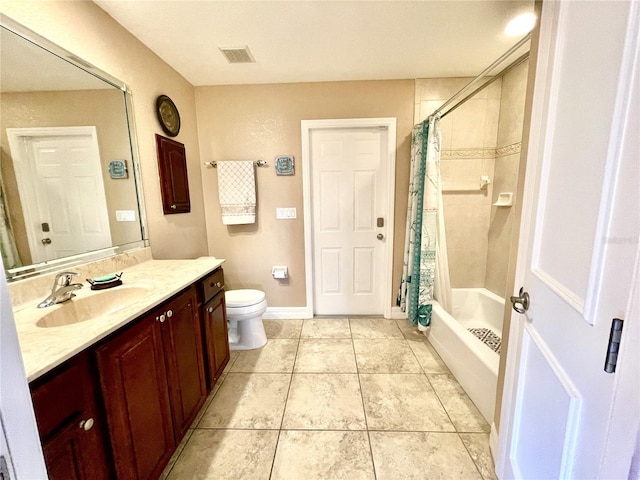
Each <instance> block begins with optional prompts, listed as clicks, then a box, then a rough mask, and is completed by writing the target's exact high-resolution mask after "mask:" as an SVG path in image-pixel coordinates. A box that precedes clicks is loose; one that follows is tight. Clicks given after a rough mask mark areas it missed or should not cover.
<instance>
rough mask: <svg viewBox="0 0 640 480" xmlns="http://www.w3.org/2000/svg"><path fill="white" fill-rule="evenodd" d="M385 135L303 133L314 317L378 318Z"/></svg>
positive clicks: (373, 131)
mask: <svg viewBox="0 0 640 480" xmlns="http://www.w3.org/2000/svg"><path fill="white" fill-rule="evenodd" d="M387 133H388V129H386V128H375V127H374V128H371V127H362V128H333V129H314V130H312V131H311V132H310V141H309V143H310V156H311V177H312V187H311V198H312V210H313V245H314V247H313V271H314V297H315V298H314V300H315V301H314V305H315V307H314V309H315V311H314V313H316V314H321V315H336V314H339V315H344V314H353V315H355V314H358V315H360V314H369V315H382V314H383V309H384V301H385V299H386V298H387V292H385V291H384V288H383V284H384V281H383V278H384V276H385V272H384V267H385V262H384V259H385V255H384V254H385V242H386V241H387V238H386V237H387V232H388V231H391V229H390V228H389V226H388V224H389V219H388V218H387V215H386V209H387V203H388V197H387V192H388V186H387V184H386V182H387V178H388V175H387V169H388V168H389V165H388V159H387V142H388V134H387Z"/></svg>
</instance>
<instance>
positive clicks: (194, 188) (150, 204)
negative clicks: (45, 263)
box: [0, 0, 207, 258]
mask: <svg viewBox="0 0 640 480" xmlns="http://www.w3.org/2000/svg"><path fill="white" fill-rule="evenodd" d="M0 10H1V11H2V13H4V14H5V15H7V16H9V17H11V18H12V19H14V20H15V21H17V22H19V23H21V24H23V25H24V26H26V27H27V28H30V29H31V30H33V31H35V32H36V33H38V34H40V35H42V36H44V37H46V38H48V39H49V40H51V41H52V42H54V43H56V44H58V45H59V46H61V47H63V48H65V49H67V50H69V51H70V52H72V53H73V54H75V55H77V56H79V57H80V58H82V59H84V60H86V61H88V62H90V63H92V64H94V65H95V66H97V67H99V68H101V69H102V70H104V71H106V72H108V73H110V74H111V75H113V76H115V77H117V78H119V79H120V80H122V81H124V82H125V83H127V85H128V86H129V88H130V89H131V91H132V93H133V106H134V113H135V124H136V131H137V135H138V145H139V153H140V160H141V169H142V184H143V190H144V198H145V203H146V213H147V223H148V227H149V238H150V241H151V248H152V251H153V255H154V257H155V258H193V257H198V256H202V255H207V239H206V228H205V217H204V201H203V194H202V180H201V168H200V153H199V148H198V131H197V128H196V113H195V100H194V89H193V86H192V85H191V84H190V83H189V82H187V81H186V80H185V79H184V78H183V77H182V76H181V75H179V74H178V73H177V72H176V71H175V70H173V69H172V68H171V67H169V66H168V65H167V64H166V63H165V62H163V61H162V60H161V59H160V58H159V57H158V56H157V55H156V54H154V53H153V52H152V51H151V50H149V49H148V48H147V47H146V46H144V45H143V44H142V43H141V42H140V41H138V40H137V39H136V38H135V37H134V36H133V35H131V34H130V33H129V32H127V31H126V30H125V29H124V28H123V27H122V26H120V25H119V24H118V23H117V22H116V21H115V20H113V19H112V18H111V17H110V16H109V15H107V14H106V13H105V12H104V11H103V10H102V9H100V8H99V7H98V6H96V5H95V4H94V3H93V2H89V1H86V0H83V1H75V2H69V1H50V0H42V1H38V2H32V1H23V0H11V1H6V0H3V1H2V2H1V3H0ZM160 94H166V95H169V97H171V98H172V99H173V101H174V102H175V104H176V106H177V107H178V110H179V111H180V117H181V120H182V129H181V131H180V134H179V135H178V136H177V137H176V138H175V140H177V141H179V142H181V143H184V144H185V148H186V154H187V168H188V175H189V189H190V196H191V213H188V214H179V215H167V216H165V215H163V213H162V202H161V198H160V184H159V180H158V167H157V159H156V151H155V138H154V134H156V133H160V134H161V133H162V130H161V128H160V125H159V124H158V121H157V120H156V116H155V100H156V98H157V96H158V95H160Z"/></svg>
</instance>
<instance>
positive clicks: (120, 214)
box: [116, 210, 136, 222]
mask: <svg viewBox="0 0 640 480" xmlns="http://www.w3.org/2000/svg"><path fill="white" fill-rule="evenodd" d="M116 221H118V222H135V221H136V212H135V211H134V210H116Z"/></svg>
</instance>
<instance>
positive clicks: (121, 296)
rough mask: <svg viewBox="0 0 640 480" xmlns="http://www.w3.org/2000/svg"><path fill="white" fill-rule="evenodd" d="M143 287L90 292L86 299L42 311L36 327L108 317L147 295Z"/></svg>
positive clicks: (77, 298) (74, 299) (60, 325)
mask: <svg viewBox="0 0 640 480" xmlns="http://www.w3.org/2000/svg"><path fill="white" fill-rule="evenodd" d="M147 293H148V290H147V289H146V288H143V287H115V288H112V289H109V290H99V291H96V292H91V295H89V296H86V297H76V298H73V299H71V300H69V301H67V302H65V303H61V304H58V305H54V306H53V307H47V308H44V309H42V317H41V318H40V319H39V320H38V321H37V322H36V325H37V326H38V327H42V328H48V327H63V326H65V325H74V324H76V323H80V322H86V321H87V320H93V319H94V318H97V317H101V316H103V315H109V314H111V313H114V312H117V311H118V310H121V309H123V308H124V307H126V306H127V304H128V303H130V302H132V301H135V300H139V299H140V298H143V297H144V296H145V295H147Z"/></svg>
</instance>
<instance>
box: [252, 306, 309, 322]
mask: <svg viewBox="0 0 640 480" xmlns="http://www.w3.org/2000/svg"><path fill="white" fill-rule="evenodd" d="M262 318H263V319H265V320H299V319H305V318H313V312H311V311H310V309H309V308H307V307H267V311H266V312H264V315H262Z"/></svg>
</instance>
